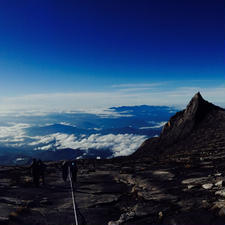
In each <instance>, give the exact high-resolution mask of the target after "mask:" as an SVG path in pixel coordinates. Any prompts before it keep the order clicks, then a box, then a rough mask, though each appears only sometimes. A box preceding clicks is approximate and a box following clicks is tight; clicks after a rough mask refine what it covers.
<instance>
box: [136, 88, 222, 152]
mask: <svg viewBox="0 0 225 225" xmlns="http://www.w3.org/2000/svg"><path fill="white" fill-rule="evenodd" d="M224 130H225V110H224V109H222V108H220V107H218V106H216V105H214V104H212V103H210V102H208V101H206V100H205V99H204V98H203V97H202V96H201V94H200V93H199V92H198V93H196V94H195V95H194V96H193V98H192V99H191V101H190V102H189V104H188V105H187V107H186V109H184V110H182V111H180V112H177V113H176V114H175V115H174V116H172V117H171V118H170V120H169V121H168V122H167V123H166V124H165V126H164V127H163V130H162V132H161V134H160V136H159V137H158V138H150V139H148V140H146V141H145V142H144V143H143V144H142V145H141V146H140V148H139V149H138V150H137V151H136V152H135V153H134V155H135V156H138V155H143V154H144V155H145V154H146V155H147V154H149V151H150V152H154V153H157V154H156V155H160V154H161V153H163V152H164V153H165V152H168V151H172V152H173V151H174V152H175V151H177V150H178V149H179V151H180V150H182V149H184V148H187V146H192V147H193V146H197V145H199V144H200V143H202V140H206V141H205V143H204V145H205V146H206V148H207V143H208V145H210V146H211V142H212V141H214V139H215V138H217V137H220V138H221V139H222V140H223V138H224ZM216 135H217V137H214V136H216ZM192 147H191V148H192Z"/></svg>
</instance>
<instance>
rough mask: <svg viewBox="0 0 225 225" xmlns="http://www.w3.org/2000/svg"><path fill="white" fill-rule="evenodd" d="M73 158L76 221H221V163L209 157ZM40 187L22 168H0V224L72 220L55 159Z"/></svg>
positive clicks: (97, 224) (100, 224)
mask: <svg viewBox="0 0 225 225" xmlns="http://www.w3.org/2000/svg"><path fill="white" fill-rule="evenodd" d="M86 164H87V165H83V163H81V162H80V163H79V175H78V185H77V191H76V192H75V193H76V203H77V207H78V214H79V224H88V225H107V224H108V225H116V224H124V225H147V224H165V225H168V224H180V225H186V224H188V225H192V224H193V225H196V224H204V225H210V224H221V225H222V224H224V223H225V217H224V216H225V187H224V180H225V179H224V178H225V177H224V165H223V164H222V161H221V163H220V164H218V165H217V166H216V167H215V166H214V165H213V164H212V162H211V161H210V160H209V158H206V159H203V160H197V159H196V160H193V159H192V161H190V159H189V158H188V157H187V158H183V159H180V160H177V158H176V159H175V158H174V159H166V158H165V159H164V160H163V162H160V161H159V162H153V161H151V160H150V159H145V160H144V159H143V160H135V161H134V160H124V159H120V160H119V159H117V160H108V161H107V160H105V161H102V160H99V161H97V162H96V163H95V164H96V170H95V171H94V170H93V169H92V162H91V161H89V162H88V161H87V162H86ZM46 183H47V185H46V186H41V187H39V188H36V187H34V186H33V184H32V180H31V177H30V175H29V170H28V168H27V167H1V169H0V224H11V225H19V224H23V225H33V224H35V225H37V224H40V225H51V224H52V225H63V224H68V225H69V224H71V225H72V224H74V214H73V206H72V198H71V191H70V187H69V183H68V184H67V185H65V184H64V182H63V180H62V179H61V168H60V163H48V170H47V176H46Z"/></svg>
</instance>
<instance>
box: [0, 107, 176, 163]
mask: <svg viewBox="0 0 225 225" xmlns="http://www.w3.org/2000/svg"><path fill="white" fill-rule="evenodd" d="M175 112H176V109H175V108H172V107H166V106H148V105H142V106H123V107H113V108H110V109H108V110H105V111H102V112H101V113H98V114H94V113H86V112H85V113H84V112H83V113H82V112H71V113H55V114H48V115H42V116H18V117H15V116H11V117H9V116H8V117H1V118H0V121H1V122H0V125H1V126H0V131H1V134H0V148H1V149H0V150H1V151H0V163H1V164H23V163H26V162H28V161H30V159H31V158H32V157H39V158H42V159H44V160H57V159H67V158H74V157H76V158H89V157H90V158H96V157H98V158H109V157H113V156H125V155H129V154H131V153H133V152H134V151H135V150H136V149H137V148H138V147H139V146H140V145H141V144H142V143H143V141H144V140H146V139H147V138H149V137H153V136H157V135H159V133H160V131H161V129H162V127H163V125H164V124H165V122H166V121H168V119H169V118H170V117H171V115H173V114H174V113H175Z"/></svg>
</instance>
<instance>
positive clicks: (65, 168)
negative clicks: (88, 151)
mask: <svg viewBox="0 0 225 225" xmlns="http://www.w3.org/2000/svg"><path fill="white" fill-rule="evenodd" d="M68 169H69V162H68V161H66V160H65V161H63V163H62V178H63V180H64V182H65V184H66V180H67V177H68Z"/></svg>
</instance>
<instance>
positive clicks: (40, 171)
mask: <svg viewBox="0 0 225 225" xmlns="http://www.w3.org/2000/svg"><path fill="white" fill-rule="evenodd" d="M45 171H46V165H45V164H44V163H43V162H42V160H38V175H39V178H41V179H42V184H43V185H45Z"/></svg>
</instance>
